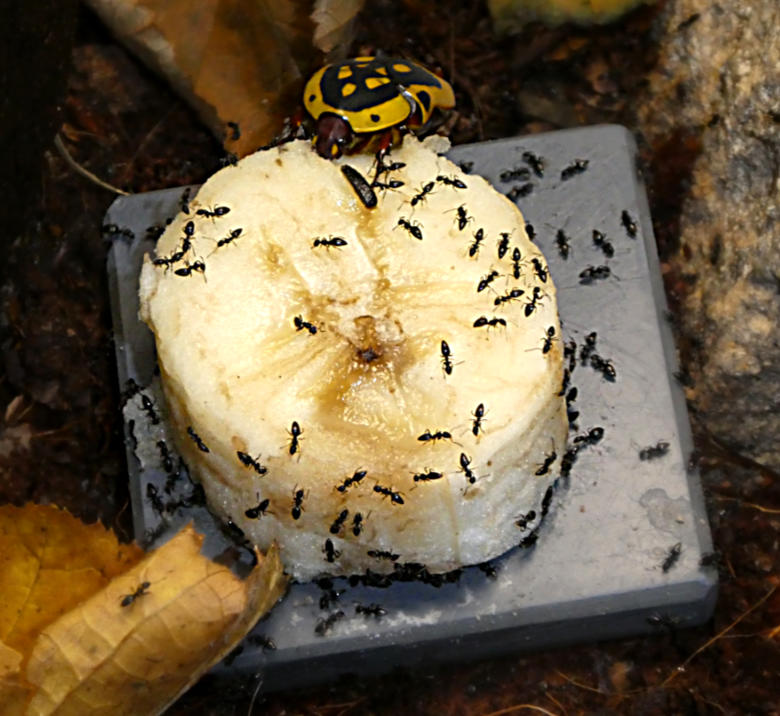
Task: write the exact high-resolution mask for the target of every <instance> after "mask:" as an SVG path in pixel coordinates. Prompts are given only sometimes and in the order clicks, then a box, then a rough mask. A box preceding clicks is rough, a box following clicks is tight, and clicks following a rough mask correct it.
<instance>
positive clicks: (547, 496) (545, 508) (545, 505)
mask: <svg viewBox="0 0 780 716" xmlns="http://www.w3.org/2000/svg"><path fill="white" fill-rule="evenodd" d="M552 498H553V486H552V485H550V486H549V487H548V488H547V490H546V491H545V493H544V497H542V507H541V510H540V511H541V513H542V517H545V516H546V515H547V513H548V512H549V511H550V505H551V504H552Z"/></svg>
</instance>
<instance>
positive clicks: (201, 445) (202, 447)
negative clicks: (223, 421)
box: [187, 425, 211, 452]
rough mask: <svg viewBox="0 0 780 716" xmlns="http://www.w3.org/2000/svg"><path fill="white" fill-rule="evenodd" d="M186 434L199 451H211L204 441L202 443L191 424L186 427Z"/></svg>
mask: <svg viewBox="0 0 780 716" xmlns="http://www.w3.org/2000/svg"><path fill="white" fill-rule="evenodd" d="M187 435H189V436H190V437H191V438H192V441H193V442H194V443H195V444H196V445H197V446H198V450H200V451H201V452H211V451H210V450H209V449H208V447H207V446H206V443H204V442H203V440H201V439H200V436H199V435H198V434H197V433H196V432H195V430H193V428H192V425H190V426H188V427H187Z"/></svg>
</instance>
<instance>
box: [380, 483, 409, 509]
mask: <svg viewBox="0 0 780 716" xmlns="http://www.w3.org/2000/svg"><path fill="white" fill-rule="evenodd" d="M374 492H378V493H379V494H381V495H384V496H385V497H389V498H390V502H392V503H393V504H395V505H403V504H404V498H403V496H402V495H401V493H400V492H395V491H394V490H393V488H391V487H383V486H382V485H374Z"/></svg>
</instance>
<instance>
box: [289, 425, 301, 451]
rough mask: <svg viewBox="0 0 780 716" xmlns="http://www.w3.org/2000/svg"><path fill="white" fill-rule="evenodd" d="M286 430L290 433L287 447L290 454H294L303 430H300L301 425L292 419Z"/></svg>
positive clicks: (298, 446)
mask: <svg viewBox="0 0 780 716" xmlns="http://www.w3.org/2000/svg"><path fill="white" fill-rule="evenodd" d="M287 432H288V433H289V435H290V448H289V452H290V455H295V453H296V452H298V449H299V448H300V444H299V440H298V438H299V437H300V435H301V433H302V432H303V430H301V426H300V425H298V421H297V420H293V422H292V425H291V426H290V429H289V430H288V431H287Z"/></svg>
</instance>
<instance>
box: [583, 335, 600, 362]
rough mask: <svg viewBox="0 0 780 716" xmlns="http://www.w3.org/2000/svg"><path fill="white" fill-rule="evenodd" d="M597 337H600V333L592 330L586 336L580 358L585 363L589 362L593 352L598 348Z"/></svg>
mask: <svg viewBox="0 0 780 716" xmlns="http://www.w3.org/2000/svg"><path fill="white" fill-rule="evenodd" d="M597 339H598V334H597V333H596V331H592V332H591V333H588V335H587V336H585V343H584V345H583V346H582V347H581V348H580V360H581V361H582V363H583V365H584V364H585V363H587V362H588V359H589V358H590V356H591V353H593V351H594V350H596V340H597Z"/></svg>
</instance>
